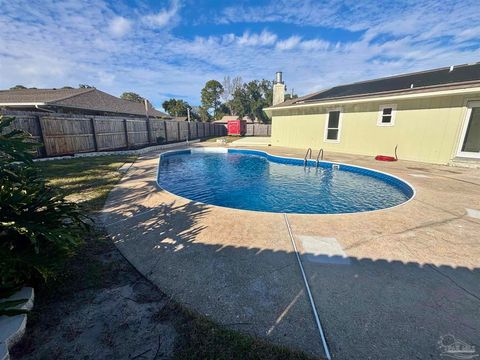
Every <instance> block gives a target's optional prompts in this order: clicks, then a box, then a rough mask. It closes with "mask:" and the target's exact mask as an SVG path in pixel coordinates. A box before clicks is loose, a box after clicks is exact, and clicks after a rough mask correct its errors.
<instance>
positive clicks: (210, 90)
mask: <svg viewBox="0 0 480 360" xmlns="http://www.w3.org/2000/svg"><path fill="white" fill-rule="evenodd" d="M222 93H223V86H222V84H220V83H219V82H218V81H217V80H209V81H207V82H206V84H205V87H204V88H203V89H202V93H201V95H202V96H201V100H202V108H203V109H206V111H207V112H208V111H209V110H210V109H213V115H214V116H215V115H216V112H217V109H218V106H219V105H220V103H221V102H220V96H221V95H222Z"/></svg>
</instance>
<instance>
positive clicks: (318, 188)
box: [157, 148, 414, 214]
mask: <svg viewBox="0 0 480 360" xmlns="http://www.w3.org/2000/svg"><path fill="white" fill-rule="evenodd" d="M157 181H158V185H159V186H160V187H161V188H163V189H165V190H167V191H169V192H171V193H173V194H176V195H179V196H182V197H185V198H188V199H190V200H194V201H198V202H202V203H206V204H212V205H217V206H224V207H230V208H236V209H244V210H253V211H268V212H278V213H297V214H341V213H353V212H362V211H371V210H379V209H385V208H390V207H393V206H396V205H400V204H402V203H404V202H406V201H408V200H409V199H410V198H412V197H413V196H414V190H413V188H412V187H411V186H410V185H409V184H407V183H406V182H405V181H403V180H401V179H399V178H397V177H395V176H393V175H389V174H385V173H381V172H378V171H374V170H371V169H366V168H362V167H357V166H352V165H346V164H337V163H331V162H327V161H321V162H320V163H319V164H318V166H317V164H316V162H315V161H312V160H310V161H309V162H308V164H307V166H304V160H303V159H294V158H284V157H279V156H273V155H270V154H268V153H266V152H263V151H257V150H243V149H242V150H241V149H225V148H196V149H189V150H178V151H169V152H166V153H163V154H161V155H160V163H159V168H158V180H157Z"/></svg>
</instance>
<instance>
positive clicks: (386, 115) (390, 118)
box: [377, 105, 396, 126]
mask: <svg viewBox="0 0 480 360" xmlns="http://www.w3.org/2000/svg"><path fill="white" fill-rule="evenodd" d="M395 111H396V105H382V106H380V110H379V113H378V120H377V125H378V126H393V125H394V124H395Z"/></svg>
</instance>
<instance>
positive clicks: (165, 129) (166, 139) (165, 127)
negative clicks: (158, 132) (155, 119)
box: [163, 120, 168, 144]
mask: <svg viewBox="0 0 480 360" xmlns="http://www.w3.org/2000/svg"><path fill="white" fill-rule="evenodd" d="M163 130H164V132H165V140H164V141H165V144H166V143H168V136H167V121H166V120H163Z"/></svg>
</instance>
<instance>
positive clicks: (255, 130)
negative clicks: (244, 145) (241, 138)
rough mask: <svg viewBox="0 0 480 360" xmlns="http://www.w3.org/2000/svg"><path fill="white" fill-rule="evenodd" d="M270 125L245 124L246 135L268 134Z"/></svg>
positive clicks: (269, 133) (270, 130)
mask: <svg viewBox="0 0 480 360" xmlns="http://www.w3.org/2000/svg"><path fill="white" fill-rule="evenodd" d="M271 132H272V125H270V124H247V132H246V133H245V135H246V136H270V135H271Z"/></svg>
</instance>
